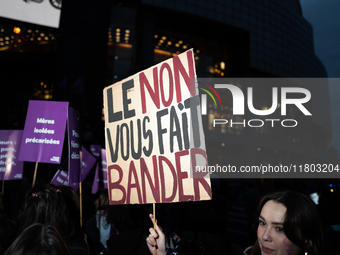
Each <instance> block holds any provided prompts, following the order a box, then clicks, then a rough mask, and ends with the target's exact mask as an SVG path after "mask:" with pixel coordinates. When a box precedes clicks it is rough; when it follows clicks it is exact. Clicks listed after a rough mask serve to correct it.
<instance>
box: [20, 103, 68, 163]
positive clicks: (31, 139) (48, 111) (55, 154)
mask: <svg viewBox="0 0 340 255" xmlns="http://www.w3.org/2000/svg"><path fill="white" fill-rule="evenodd" d="M67 107H68V102H54V101H33V100H30V101H29V104H28V110H27V116H26V122H25V128H24V132H23V136H22V141H21V147H20V153H19V160H21V161H32V162H44V163H53V164H59V163H60V157H61V152H62V149H63V143H64V136H65V126H66V118H67Z"/></svg>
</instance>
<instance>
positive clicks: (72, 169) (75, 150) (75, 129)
mask: <svg viewBox="0 0 340 255" xmlns="http://www.w3.org/2000/svg"><path fill="white" fill-rule="evenodd" d="M79 127H80V116H79V113H78V111H76V110H75V109H73V108H72V107H68V118H67V131H68V171H69V177H68V178H69V179H68V181H69V183H78V182H79V181H80V165H81V164H80V138H79V137H80V135H79V134H80V130H79Z"/></svg>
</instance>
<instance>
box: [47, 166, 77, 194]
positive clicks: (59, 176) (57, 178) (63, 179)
mask: <svg viewBox="0 0 340 255" xmlns="http://www.w3.org/2000/svg"><path fill="white" fill-rule="evenodd" d="M51 184H53V185H55V186H59V185H65V186H70V187H71V188H73V189H74V190H78V188H79V183H71V184H69V182H68V172H67V171H64V170H58V171H57V172H56V174H55V175H54V177H53V179H52V180H51Z"/></svg>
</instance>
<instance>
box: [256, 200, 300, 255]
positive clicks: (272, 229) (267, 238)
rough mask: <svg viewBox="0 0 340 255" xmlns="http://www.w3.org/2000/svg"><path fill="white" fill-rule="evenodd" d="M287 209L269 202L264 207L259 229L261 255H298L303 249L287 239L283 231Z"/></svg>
mask: <svg viewBox="0 0 340 255" xmlns="http://www.w3.org/2000/svg"><path fill="white" fill-rule="evenodd" d="M286 210H287V208H286V207H285V206H284V205H283V204H280V203H276V202H274V201H273V200H269V201H268V202H267V203H265V204H264V206H263V207H262V211H261V214H260V216H259V225H258V227H257V239H258V242H259V245H260V248H261V255H267V254H271V255H297V254H300V253H301V249H300V248H299V247H298V246H296V245H295V244H293V243H292V242H291V241H289V239H288V238H287V237H286V235H285V233H284V229H283V222H284V220H285V217H286V216H285V215H286Z"/></svg>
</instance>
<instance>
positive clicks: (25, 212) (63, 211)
mask: <svg viewBox="0 0 340 255" xmlns="http://www.w3.org/2000/svg"><path fill="white" fill-rule="evenodd" d="M73 207H75V205H74V202H73V201H72V200H71V198H70V197H69V196H67V195H65V194H63V193H62V192H61V191H60V190H59V189H58V188H56V187H55V186H54V185H52V184H47V185H43V186H40V187H34V188H31V189H30V190H29V191H28V192H27V193H26V195H25V201H24V203H23V206H22V208H21V211H20V212H19V215H18V219H17V234H20V233H21V232H22V231H23V230H24V229H25V228H27V227H28V226H30V225H32V224H34V223H41V224H51V225H53V226H55V227H56V228H57V229H58V230H59V231H60V232H61V233H62V235H63V236H64V237H65V238H66V239H73V238H74V237H75V236H76V235H77V234H78V230H79V228H80V227H78V225H80V221H79V220H78V222H77V221H76V220H75V219H73V218H74V217H73V216H72V215H73V212H74V210H75V209H74V208H73Z"/></svg>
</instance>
